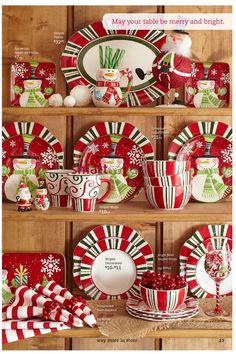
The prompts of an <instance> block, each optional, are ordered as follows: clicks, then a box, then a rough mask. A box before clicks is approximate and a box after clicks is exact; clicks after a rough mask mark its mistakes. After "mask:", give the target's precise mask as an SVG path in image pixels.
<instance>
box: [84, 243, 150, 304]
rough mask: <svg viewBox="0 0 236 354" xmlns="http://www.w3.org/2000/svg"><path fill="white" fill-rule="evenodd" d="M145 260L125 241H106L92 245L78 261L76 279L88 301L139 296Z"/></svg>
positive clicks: (145, 264) (145, 266) (145, 267)
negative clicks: (78, 272) (78, 275)
mask: <svg viewBox="0 0 236 354" xmlns="http://www.w3.org/2000/svg"><path fill="white" fill-rule="evenodd" d="M147 269H148V266H147V261H146V259H145V258H144V256H143V255H142V253H141V252H140V251H139V250H138V249H137V248H136V247H135V246H134V245H133V244H132V243H131V242H129V241H127V240H124V239H122V238H112V237H111V238H106V239H103V240H101V241H99V242H97V243H95V244H93V245H92V246H91V247H90V249H89V250H88V251H87V252H86V253H85V254H84V256H83V258H82V260H81V271H80V280H81V284H82V286H83V288H84V291H85V292H86V294H87V295H88V296H89V297H90V298H92V299H127V298H128V297H130V296H139V295H140V289H139V283H140V280H141V278H142V275H143V273H144V272H145V271H147Z"/></svg>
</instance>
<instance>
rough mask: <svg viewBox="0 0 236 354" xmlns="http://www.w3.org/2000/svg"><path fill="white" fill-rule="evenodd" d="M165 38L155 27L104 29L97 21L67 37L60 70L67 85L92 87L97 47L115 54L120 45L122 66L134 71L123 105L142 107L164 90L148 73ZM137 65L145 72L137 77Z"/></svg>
mask: <svg viewBox="0 0 236 354" xmlns="http://www.w3.org/2000/svg"><path fill="white" fill-rule="evenodd" d="M165 39H166V34H165V33H164V32H162V31H158V30H126V31H124V30H116V29H115V28H114V30H107V29H106V28H105V27H104V26H103V23H102V22H101V21H100V22H96V23H93V24H90V25H88V26H87V27H85V28H84V29H82V30H79V31H77V32H76V33H74V34H73V35H72V36H71V37H70V38H69V40H68V42H67V44H66V47H65V49H64V51H63V53H62V57H61V69H62V71H63V73H64V75H65V79H66V81H67V83H68V85H69V87H70V88H73V87H74V86H76V85H86V86H88V87H89V88H90V89H91V90H93V89H94V86H95V85H96V81H97V80H96V73H97V70H98V69H99V68H100V62H99V46H107V47H108V46H109V47H110V48H112V50H113V52H114V53H115V52H116V50H118V49H119V48H122V50H124V51H125V55H124V57H123V58H122V61H121V68H122V69H126V68H129V69H130V70H131V72H132V74H133V83H132V87H131V89H130V91H129V95H128V97H127V100H126V102H125V103H124V104H123V106H124V105H126V106H143V105H146V104H148V103H151V102H153V101H155V100H156V99H157V98H158V97H161V96H163V95H165V94H166V93H167V88H166V87H164V86H162V85H161V84H160V83H157V82H156V80H155V79H154V77H153V74H152V73H150V69H151V68H152V64H153V61H154V59H155V58H156V56H157V55H158V54H159V53H160V49H161V47H162V45H163V44H164V42H165ZM106 67H107V68H108V66H106ZM138 68H139V69H140V68H142V72H144V73H148V74H147V75H145V74H144V76H143V77H142V78H140V77H139V76H138V75H137V74H136V69H138ZM121 87H122V88H125V87H126V79H125V78H121Z"/></svg>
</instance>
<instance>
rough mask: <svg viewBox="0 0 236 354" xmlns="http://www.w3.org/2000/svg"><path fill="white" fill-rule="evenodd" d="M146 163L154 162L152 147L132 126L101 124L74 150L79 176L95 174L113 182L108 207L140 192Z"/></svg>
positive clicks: (79, 141) (87, 134)
mask: <svg viewBox="0 0 236 354" xmlns="http://www.w3.org/2000/svg"><path fill="white" fill-rule="evenodd" d="M143 159H146V160H153V159H154V153H153V148H152V145H151V143H150V141H149V140H148V139H147V138H146V137H145V136H144V135H143V134H142V133H141V132H140V131H139V130H138V129H137V128H136V127H134V126H133V125H132V124H130V123H124V122H104V123H98V124H96V125H95V126H93V127H91V128H90V129H89V130H88V132H87V133H86V134H85V135H84V136H83V137H82V138H80V139H79V140H78V141H77V142H76V144H75V147H74V164H75V165H76V166H78V165H79V169H80V172H81V170H82V172H89V171H90V172H91V173H92V171H94V172H93V173H99V174H102V175H104V177H106V178H109V179H110V180H111V182H112V191H111V193H110V194H109V196H108V197H107V198H106V199H104V202H106V203H119V202H122V201H126V200H130V199H132V198H133V197H134V196H135V195H136V194H137V193H138V192H139V191H140V189H141V188H142V186H143V181H144V180H143V172H142V161H143ZM100 192H101V194H103V193H104V191H103V190H101V191H100Z"/></svg>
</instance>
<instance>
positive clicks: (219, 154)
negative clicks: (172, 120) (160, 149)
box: [168, 122, 233, 203]
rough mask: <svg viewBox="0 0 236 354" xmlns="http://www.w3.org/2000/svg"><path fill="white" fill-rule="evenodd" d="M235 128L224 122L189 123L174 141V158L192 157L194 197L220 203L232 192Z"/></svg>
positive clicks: (169, 155) (171, 156) (198, 199)
mask: <svg viewBox="0 0 236 354" xmlns="http://www.w3.org/2000/svg"><path fill="white" fill-rule="evenodd" d="M232 152H233V148H232V128H231V127H230V126H229V125H228V124H226V123H223V122H195V123H191V124H189V125H188V126H187V127H185V128H184V129H183V131H182V132H181V133H180V134H179V135H178V136H177V137H176V138H175V139H174V140H173V141H172V143H171V144H170V147H169V151H168V157H169V159H170V160H191V166H192V170H193V180H192V198H193V199H195V200H197V201H200V202H206V203H207V202H209V203H210V202H217V201H219V200H221V199H225V198H228V197H229V196H230V195H231V194H232V162H233V159H232Z"/></svg>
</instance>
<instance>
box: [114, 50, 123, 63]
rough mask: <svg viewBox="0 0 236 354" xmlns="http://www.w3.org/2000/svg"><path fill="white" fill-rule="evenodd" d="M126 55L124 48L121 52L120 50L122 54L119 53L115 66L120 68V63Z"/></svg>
mask: <svg viewBox="0 0 236 354" xmlns="http://www.w3.org/2000/svg"><path fill="white" fill-rule="evenodd" d="M124 55H125V50H124V49H122V50H121V52H120V54H119V56H118V58H117V62H116V66H115V68H118V66H119V65H120V62H121V60H122V59H123V57H124Z"/></svg>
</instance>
